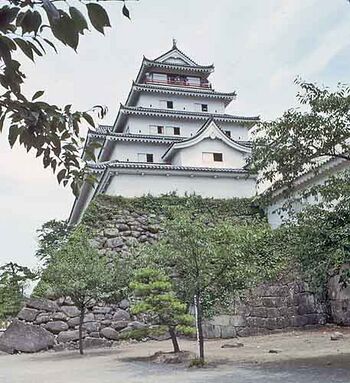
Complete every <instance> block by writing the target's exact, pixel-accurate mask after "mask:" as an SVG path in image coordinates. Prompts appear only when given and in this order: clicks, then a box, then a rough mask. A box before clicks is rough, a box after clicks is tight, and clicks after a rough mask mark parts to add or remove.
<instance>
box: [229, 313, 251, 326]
mask: <svg viewBox="0 0 350 383" xmlns="http://www.w3.org/2000/svg"><path fill="white" fill-rule="evenodd" d="M229 324H230V325H231V326H233V327H244V326H246V325H247V322H246V319H245V317H244V316H243V315H232V316H230V320H229Z"/></svg>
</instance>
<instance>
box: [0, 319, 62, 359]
mask: <svg viewBox="0 0 350 383" xmlns="http://www.w3.org/2000/svg"><path fill="white" fill-rule="evenodd" d="M54 343H55V338H54V336H53V335H52V334H51V333H50V332H48V331H47V330H45V329H44V328H42V327H40V326H35V325H32V324H26V323H23V322H21V321H19V320H16V319H15V320H14V321H12V323H11V324H10V325H9V327H8V328H7V329H6V330H5V332H4V333H3V334H2V335H1V337H0V350H1V351H4V352H7V353H9V354H13V353H14V352H16V351H21V352H38V351H42V350H47V349H49V348H51V347H53V345H54Z"/></svg>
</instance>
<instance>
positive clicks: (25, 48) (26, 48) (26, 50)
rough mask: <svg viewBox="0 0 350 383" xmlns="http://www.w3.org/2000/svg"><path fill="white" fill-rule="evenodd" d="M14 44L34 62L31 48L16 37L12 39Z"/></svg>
mask: <svg viewBox="0 0 350 383" xmlns="http://www.w3.org/2000/svg"><path fill="white" fill-rule="evenodd" d="M14 41H15V42H16V44H17V45H18V46H19V48H20V49H21V50H22V52H23V53H24V54H25V55H26V56H27V57H29V58H30V59H31V60H32V61H34V56H33V51H32V48H31V46H30V45H29V44H28V43H27V42H26V41H25V40H23V39H21V38H20V37H17V38H15V39H14Z"/></svg>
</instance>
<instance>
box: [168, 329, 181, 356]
mask: <svg viewBox="0 0 350 383" xmlns="http://www.w3.org/2000/svg"><path fill="white" fill-rule="evenodd" d="M169 334H170V337H171V341H172V342H173V347H174V352H175V353H177V352H180V347H179V342H178V341H177V336H176V333H175V328H174V327H172V326H169Z"/></svg>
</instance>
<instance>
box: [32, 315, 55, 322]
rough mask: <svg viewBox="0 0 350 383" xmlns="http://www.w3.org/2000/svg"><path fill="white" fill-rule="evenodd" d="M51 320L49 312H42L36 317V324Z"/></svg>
mask: <svg viewBox="0 0 350 383" xmlns="http://www.w3.org/2000/svg"><path fill="white" fill-rule="evenodd" d="M49 320H51V317H50V315H49V314H47V313H40V314H39V315H38V316H37V317H36V319H35V322H34V323H35V324H42V323H46V322H48V321H49Z"/></svg>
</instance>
